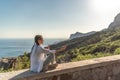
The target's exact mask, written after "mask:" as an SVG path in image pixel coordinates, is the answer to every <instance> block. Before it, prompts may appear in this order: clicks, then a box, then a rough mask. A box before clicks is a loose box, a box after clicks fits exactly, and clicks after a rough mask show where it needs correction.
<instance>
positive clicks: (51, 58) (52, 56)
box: [43, 53, 54, 68]
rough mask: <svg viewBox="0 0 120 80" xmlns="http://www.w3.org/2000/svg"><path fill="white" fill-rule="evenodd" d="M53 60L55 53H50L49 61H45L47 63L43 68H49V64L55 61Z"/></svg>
mask: <svg viewBox="0 0 120 80" xmlns="http://www.w3.org/2000/svg"><path fill="white" fill-rule="evenodd" d="M53 58H54V55H53V53H49V54H48V56H47V59H46V60H45V62H44V64H43V68H44V67H46V66H48V65H49V63H50V62H51V61H52V60H53Z"/></svg>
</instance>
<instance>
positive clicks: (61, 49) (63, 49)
mask: <svg viewBox="0 0 120 80" xmlns="http://www.w3.org/2000/svg"><path fill="white" fill-rule="evenodd" d="M66 48H67V46H66V45H64V46H62V47H61V48H60V49H59V50H56V53H59V52H62V51H65V50H66Z"/></svg>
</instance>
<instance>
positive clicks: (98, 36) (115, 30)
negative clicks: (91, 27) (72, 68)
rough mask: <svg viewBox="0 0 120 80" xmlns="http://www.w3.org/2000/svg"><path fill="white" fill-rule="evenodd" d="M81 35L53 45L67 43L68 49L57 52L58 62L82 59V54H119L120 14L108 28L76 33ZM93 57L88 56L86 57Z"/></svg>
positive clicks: (53, 46) (54, 46)
mask: <svg viewBox="0 0 120 80" xmlns="http://www.w3.org/2000/svg"><path fill="white" fill-rule="evenodd" d="M76 34H77V35H81V36H79V37H77V38H73V39H69V40H66V41H62V42H60V43H57V44H54V45H51V49H58V48H60V47H62V46H63V45H67V49H66V51H64V52H62V53H61V54H57V56H58V58H57V60H58V62H60V63H61V62H70V61H72V60H77V61H78V60H82V59H81V58H83V57H81V55H91V54H92V55H95V56H96V55H98V56H99V54H103V55H105V54H106V55H107V54H108V53H109V54H114V53H115V54H117V53H120V14H118V15H117V16H116V17H115V20H114V21H113V22H112V23H111V24H110V25H109V27H108V28H107V29H104V30H101V31H99V32H96V33H94V34H91V35H88V36H84V35H83V33H79V32H77V33H75V34H74V35H76ZM88 57H91V56H87V57H86V58H88Z"/></svg>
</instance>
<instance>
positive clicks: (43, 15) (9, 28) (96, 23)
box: [0, 0, 120, 38]
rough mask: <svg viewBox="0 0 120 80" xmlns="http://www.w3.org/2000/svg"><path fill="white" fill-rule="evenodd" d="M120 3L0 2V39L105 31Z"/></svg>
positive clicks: (80, 0) (105, 0)
mask: <svg viewBox="0 0 120 80" xmlns="http://www.w3.org/2000/svg"><path fill="white" fill-rule="evenodd" d="M118 13H120V0H0V38H33V37H34V36H35V35H36V34H41V35H43V36H44V37H45V38H69V36H70V34H72V33H75V32H82V33H86V32H90V31H99V30H102V29H104V28H107V27H108V26H109V24H110V23H111V22H112V21H113V20H114V17H115V16H116V15H117V14H118Z"/></svg>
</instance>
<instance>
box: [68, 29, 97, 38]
mask: <svg viewBox="0 0 120 80" xmlns="http://www.w3.org/2000/svg"><path fill="white" fill-rule="evenodd" d="M94 33H96V32H95V31H92V32H88V33H80V32H76V33H75V34H71V35H70V39H74V38H78V37H84V36H89V35H92V34H94Z"/></svg>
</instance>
